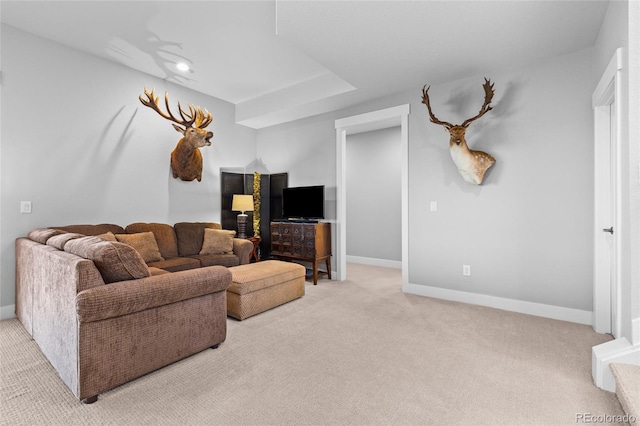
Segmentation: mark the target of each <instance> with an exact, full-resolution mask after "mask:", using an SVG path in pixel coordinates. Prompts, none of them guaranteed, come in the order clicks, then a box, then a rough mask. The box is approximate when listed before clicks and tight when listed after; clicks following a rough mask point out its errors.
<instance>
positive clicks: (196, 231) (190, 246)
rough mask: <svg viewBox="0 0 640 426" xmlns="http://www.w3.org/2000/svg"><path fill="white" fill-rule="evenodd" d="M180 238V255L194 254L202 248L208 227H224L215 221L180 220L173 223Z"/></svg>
mask: <svg viewBox="0 0 640 426" xmlns="http://www.w3.org/2000/svg"><path fill="white" fill-rule="evenodd" d="M173 228H174V229H175V232H176V237H177V238H178V253H179V254H180V256H193V255H196V254H199V253H200V250H202V242H203V241H204V230H205V229H206V228H211V229H222V226H221V225H220V224H219V223H214V222H178V223H176V224H175V225H173Z"/></svg>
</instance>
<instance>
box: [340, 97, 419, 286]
mask: <svg viewBox="0 0 640 426" xmlns="http://www.w3.org/2000/svg"><path fill="white" fill-rule="evenodd" d="M410 110H411V108H410V105H409V104H405V105H399V106H396V107H392V108H386V109H383V110H378V111H373V112H369V113H366V114H360V115H356V116H352V117H346V118H342V119H339V120H336V121H335V128H336V165H337V167H336V175H337V176H336V224H335V225H336V226H335V234H336V257H335V258H336V262H335V264H336V279H338V280H340V281H343V280H345V279H346V270H347V255H346V246H347V242H346V229H347V226H348V224H347V209H346V176H347V172H346V143H347V135H353V134H357V133H363V132H370V131H373V130H380V129H386V128H390V127H397V126H400V150H401V178H400V179H401V221H402V226H401V228H402V231H401V234H402V244H401V245H402V249H401V251H402V255H401V258H402V261H401V262H402V289H403V291H404V290H405V289H406V286H407V283H408V270H409V265H408V247H409V241H408V238H409V228H408V214H409V213H408V211H409V208H408V205H409V198H408V193H409V189H408V182H409V171H408V168H409V167H408V164H409V113H410Z"/></svg>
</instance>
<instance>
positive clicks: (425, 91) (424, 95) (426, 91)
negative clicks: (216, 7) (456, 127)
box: [422, 84, 453, 130]
mask: <svg viewBox="0 0 640 426" xmlns="http://www.w3.org/2000/svg"><path fill="white" fill-rule="evenodd" d="M425 87H427V85H426V84H425V85H424V86H423V87H422V103H423V104H425V105H426V106H427V109H428V110H429V117H431V122H432V123H435V124H442V125H443V126H444V127H446V128H447V130H449V129H451V128H452V127H453V124H451V123H447V122H446V121H440V120H438V118H437V117H436V116H435V115H433V111H431V103H430V102H429V89H430V88H431V86H429V87H427V88H426V89H425Z"/></svg>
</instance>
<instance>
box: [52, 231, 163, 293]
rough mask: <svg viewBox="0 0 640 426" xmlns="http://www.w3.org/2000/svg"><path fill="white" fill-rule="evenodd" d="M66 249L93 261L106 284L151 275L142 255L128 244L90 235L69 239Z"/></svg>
mask: <svg viewBox="0 0 640 426" xmlns="http://www.w3.org/2000/svg"><path fill="white" fill-rule="evenodd" d="M64 251H66V252H68V253H72V254H75V255H76V256H80V257H83V258H85V259H89V260H91V261H93V263H94V264H95V265H96V268H98V271H100V275H102V279H103V280H104V282H105V283H106V284H108V283H113V282H117V281H126V280H134V279H139V278H145V277H149V276H151V273H150V272H149V268H148V267H147V264H146V263H145V262H144V260H143V259H142V256H140V254H139V253H138V252H137V251H135V250H134V249H133V247H131V246H129V245H127V244H123V243H117V242H116V243H114V242H110V241H104V240H103V239H101V238H99V237H95V236H90V237H82V238H75V239H72V240H69V241H67V243H66V244H65V245H64Z"/></svg>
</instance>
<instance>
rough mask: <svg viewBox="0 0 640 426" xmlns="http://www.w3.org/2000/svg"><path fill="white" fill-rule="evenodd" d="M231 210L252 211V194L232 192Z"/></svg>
mask: <svg viewBox="0 0 640 426" xmlns="http://www.w3.org/2000/svg"><path fill="white" fill-rule="evenodd" d="M231 210H233V211H234V212H242V213H244V212H252V211H253V195H242V194H233V202H232V203H231Z"/></svg>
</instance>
